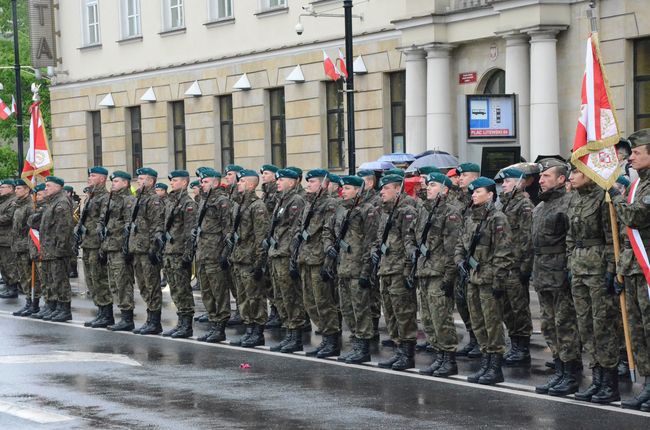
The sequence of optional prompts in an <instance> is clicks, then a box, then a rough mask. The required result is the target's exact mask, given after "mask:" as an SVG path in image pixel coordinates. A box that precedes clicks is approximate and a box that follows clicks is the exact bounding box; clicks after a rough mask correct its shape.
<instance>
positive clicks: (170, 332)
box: [162, 315, 181, 337]
mask: <svg viewBox="0 0 650 430" xmlns="http://www.w3.org/2000/svg"><path fill="white" fill-rule="evenodd" d="M180 328H181V316H180V315H178V320H177V321H176V326H175V327H172V328H170V329H169V330H166V331H164V332H163V334H162V335H163V336H164V337H170V336H171V335H172V334H174V333H176V332H177V331H178V330H180Z"/></svg>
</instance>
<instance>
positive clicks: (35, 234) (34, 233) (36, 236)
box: [29, 228, 41, 253]
mask: <svg viewBox="0 0 650 430" xmlns="http://www.w3.org/2000/svg"><path fill="white" fill-rule="evenodd" d="M29 237H31V238H32V241H33V242H34V245H36V249H37V250H38V252H39V253H40V252H41V234H40V233H39V231H38V230H34V229H33V228H30V229H29Z"/></svg>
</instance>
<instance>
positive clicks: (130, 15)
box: [120, 0, 142, 39]
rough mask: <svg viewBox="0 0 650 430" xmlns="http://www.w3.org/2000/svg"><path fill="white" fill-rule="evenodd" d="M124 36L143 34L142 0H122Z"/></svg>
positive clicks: (126, 37) (121, 10)
mask: <svg viewBox="0 0 650 430" xmlns="http://www.w3.org/2000/svg"><path fill="white" fill-rule="evenodd" d="M120 7H121V9H120V12H121V20H122V37H123V38H125V39H128V38H129V37H137V36H140V35H141V34H142V30H141V27H140V0H122V3H121V5H120Z"/></svg>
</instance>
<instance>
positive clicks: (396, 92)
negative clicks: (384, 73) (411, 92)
mask: <svg viewBox="0 0 650 430" xmlns="http://www.w3.org/2000/svg"><path fill="white" fill-rule="evenodd" d="M389 80H390V137H391V139H390V142H391V151H392V152H406V146H405V144H404V122H405V121H406V111H405V110H404V100H405V99H406V89H405V87H406V74H405V73H404V72H395V73H391V74H390V75H389Z"/></svg>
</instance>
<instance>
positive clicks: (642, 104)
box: [634, 38, 650, 130]
mask: <svg viewBox="0 0 650 430" xmlns="http://www.w3.org/2000/svg"><path fill="white" fill-rule="evenodd" d="M642 128H650V38H647V39H639V40H636V41H635V42H634V130H641V129H642Z"/></svg>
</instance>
